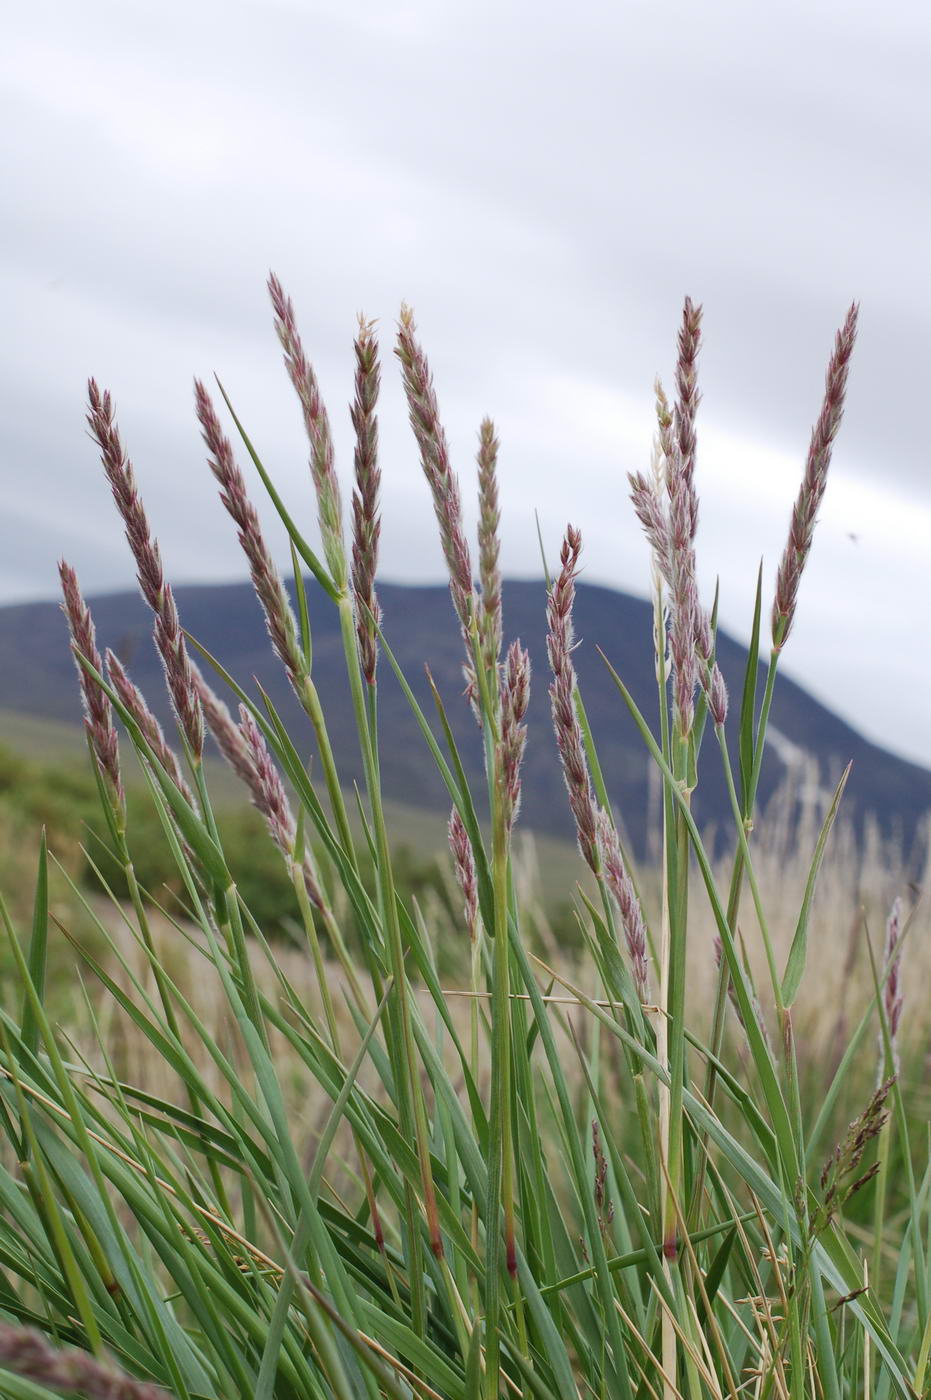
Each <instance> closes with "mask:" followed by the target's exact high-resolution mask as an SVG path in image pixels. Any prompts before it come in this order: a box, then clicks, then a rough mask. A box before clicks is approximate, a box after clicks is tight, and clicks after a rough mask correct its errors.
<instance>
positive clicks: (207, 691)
mask: <svg viewBox="0 0 931 1400" xmlns="http://www.w3.org/2000/svg"><path fill="white" fill-rule="evenodd" d="M196 679H197V691H198V694H199V696H200V702H201V704H202V705H203V707H204V715H205V716H206V719H207V724H208V726H209V729H210V732H211V734H212V735H213V737H214V739H215V740H216V744H217V748H218V749H219V750H220V752H221V753H222V755H223V757H224V758H225V759H226V761H227V763H228V764H229V765H230V767H231V768H232V770H233V772H234V773H235V774H236V776H237V777H239V778H241V779H242V781H243V782H244V783H245V785H246V787H247V788H248V789H249V793H250V796H251V798H252V803H253V805H254V806H255V807H256V808H258V810H259V811H260V812H261V814H262V816H263V817H264V818H265V820H266V824H267V825H268V828H269V831H270V833H271V836H272V839H273V841H274V842H275V845H276V846H277V847H278V848H279V850H280V851H281V853H282V854H283V856H284V857H285V861H286V863H287V864H288V866H289V867H290V865H291V862H292V859H293V853H294V839H295V837H296V834H297V825H296V823H295V821H294V817H293V815H292V814H291V808H290V804H289V802H288V798H287V795H286V793H285V792H284V788H283V786H282V784H281V780H280V778H278V775H277V770H276V769H275V766H274V763H273V761H272V758H271V755H270V754H269V752H268V748H267V746H266V744H265V740H264V739H263V737H262V733H261V730H260V729H259V728H258V726H257V725H256V724H255V721H254V720H252V716H251V715H249V720H250V725H249V726H248V727H247V726H245V725H244V724H237V723H236V721H235V720H234V719H233V716H232V715H231V714H230V712H229V709H228V708H227V706H226V705H225V704H224V703H223V701H222V700H221V699H220V697H219V695H217V694H216V693H215V692H214V691H213V690H211V688H210V686H209V685H208V684H207V682H206V681H205V680H204V677H203V676H202V675H201V674H200V672H199V671H198V672H197V673H196ZM245 713H246V714H247V715H248V714H249V712H248V710H246V711H245ZM240 714H242V711H240ZM269 773H271V774H273V775H274V778H276V779H277V786H276V785H275V783H274V781H273V780H272V779H270V778H269ZM269 791H273V793H274V800H273V801H272V802H271V803H270V802H269V796H268V794H269ZM289 836H290V843H288V837H289ZM303 873H304V884H305V887H306V889H307V893H308V896H309V897H310V900H311V902H312V903H313V904H315V905H316V906H317V908H318V909H319V908H322V907H323V901H322V897H321V894H320V886H319V883H318V881H317V875H316V871H315V870H314V868H313V864H312V862H311V859H310V856H309V855H305V857H304V866H303Z"/></svg>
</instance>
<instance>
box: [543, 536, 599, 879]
mask: <svg viewBox="0 0 931 1400" xmlns="http://www.w3.org/2000/svg"><path fill="white" fill-rule="evenodd" d="M581 550H582V536H581V533H580V532H579V531H578V530H576V529H575V527H574V526H572V525H570V526H568V528H567V530H566V537H565V539H564V540H563V545H562V550H561V552H560V556H559V558H560V565H561V568H560V571H559V575H558V577H557V578H556V580H555V582H554V583H553V587H552V590H551V592H550V594H549V597H548V599H547V604H546V620H547V638H546V650H547V655H548V656H549V662H550V669H551V671H552V672H553V681H552V684H551V685H550V702H551V706H552V712H553V727H554V729H555V731H556V746H557V748H558V749H559V758H560V762H561V763H562V771H563V777H564V778H565V781H566V790H567V792H568V794H569V806H570V808H571V810H572V815H573V817H574V818H575V828H576V833H577V835H578V840H579V850H580V851H581V853H582V858H583V859H584V860H585V861H586V863H587V864H588V865H589V867H590V868H591V869H592V870H593V871H594V873H595V874H596V875H597V874H598V873H599V866H600V861H599V853H598V836H597V826H596V807H595V794H594V791H593V789H592V780H591V777H590V776H589V771H588V762H587V760H586V757H585V743H584V741H583V738H582V726H581V724H580V723H579V717H578V715H577V713H576V709H575V687H576V676H575V666H574V665H573V663H572V651H573V648H574V645H575V640H574V630H573V626H572V605H573V602H574V600H575V576H576V573H577V572H578V564H579V554H580V553H581Z"/></svg>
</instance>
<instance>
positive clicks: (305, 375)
mask: <svg viewBox="0 0 931 1400" xmlns="http://www.w3.org/2000/svg"><path fill="white" fill-rule="evenodd" d="M268 292H269V296H270V297H271V301H272V309H273V311H274V313H275V330H276V331H277V333H278V339H279V341H280V342H281V348H282V350H283V352H284V362H285V367H286V369H287V371H288V377H289V378H290V380H291V383H292V384H293V385H294V389H295V391H296V393H297V396H298V398H299V399H300V403H301V409H302V411H303V414H304V427H305V428H306V430H307V438H308V441H309V442H310V474H311V476H312V477H313V483H314V489H315V491H316V493H317V512H318V518H319V521H320V535H321V538H322V540H323V553H324V557H325V558H326V561H327V564H328V566H329V569H330V573H331V574H332V576H333V582H334V583H335V584H336V587H337V588H338V589H339V590H340V591H342V590H343V588H345V586H346V574H347V571H346V546H345V543H344V540H343V506H342V498H341V496H340V490H339V481H338V480H337V477H336V468H335V465H334V454H333V435H332V433H331V431H330V419H329V416H328V414H327V411H326V407H325V405H324V403H323V399H322V397H321V394H320V385H319V384H318V382H317V376H316V374H315V372H314V369H313V366H312V365H311V364H310V363H309V361H308V359H307V357H306V355H305V354H304V346H303V344H302V342H301V337H300V335H299V334H298V330H297V323H296V321H295V316H294V305H293V303H292V301H291V298H290V297H288V296H286V295H285V292H284V288H283V287H282V285H281V283H280V282H279V281H278V278H277V277H276V276H275V275H274V273H272V274H271V275H270V276H269V279H268Z"/></svg>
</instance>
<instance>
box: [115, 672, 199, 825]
mask: <svg viewBox="0 0 931 1400" xmlns="http://www.w3.org/2000/svg"><path fill="white" fill-rule="evenodd" d="M104 660H105V661H106V665H107V676H108V677H109V679H110V683H111V685H112V686H113V689H114V690H115V691H116V693H117V696H118V697H119V701H120V704H121V705H122V706H123V707H124V709H126V710H128V711H129V713H130V715H131V716H132V718H133V719H134V720H135V722H136V724H137V725H138V727H139V729H140V730H141V731H142V737H143V738H144V739H145V741H146V743H147V744H148V746H149V748H150V749H151V750H152V752H153V753H154V755H155V757H156V758H157V759H158V761H159V763H160V764H161V766H162V768H164V770H165V772H166V773H167V774H168V776H169V778H170V779H171V781H172V782H173V783H174V785H175V787H176V788H177V789H178V791H179V792H180V793H181V795H182V796H183V797H184V800H185V801H186V802H187V803H188V805H189V806H191V807H194V808H195V809H196V807H197V803H196V802H195V800H194V794H193V793H192V792H191V789H190V788H189V787H188V785H187V783H186V782H185V780H184V777H183V775H182V773H181V766H180V764H179V763H178V760H177V758H176V757H175V754H174V752H173V751H172V750H171V749H170V748H169V746H168V741H167V740H166V738H165V735H164V732H163V730H162V726H161V725H160V724H159V722H158V720H157V719H156V718H155V716H154V715H153V713H152V711H151V710H150V709H149V707H148V705H147V704H146V700H145V696H144V695H143V693H142V691H141V690H139V688H138V687H137V686H135V685H133V683H132V681H131V680H130V679H129V676H128V675H127V673H126V670H125V668H124V666H123V664H122V662H121V661H120V660H119V658H118V657H117V656H115V655H114V654H113V652H112V651H109V650H108V651H107V652H106V655H105V657H104Z"/></svg>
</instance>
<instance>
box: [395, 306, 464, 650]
mask: <svg viewBox="0 0 931 1400" xmlns="http://www.w3.org/2000/svg"><path fill="white" fill-rule="evenodd" d="M416 330H417V327H416V326H415V324H414V317H413V313H412V312H411V310H410V307H407V306H403V307H402V308H401V318H400V321H399V323H398V341H397V346H396V348H395V354H396V355H397V357H398V359H399V360H400V362H401V368H402V370H403V374H404V390H405V393H406V395H407V405H408V411H409V414H410V422H411V427H412V428H413V430H414V436H415V437H416V439H417V445H418V447H419V448H420V461H421V465H422V467H423V470H424V474H425V476H426V478H427V481H428V483H429V486H430V491H431V494H432V496H433V509H434V511H435V513H436V518H437V522H438V524H439V527H440V541H441V543H442V545H443V553H444V555H445V556H446V565H447V568H448V570H449V587H450V592H451V593H452V597H453V606H454V607H455V609H456V615H457V616H458V618H459V621H460V623H461V624H462V630H463V634H464V637H465V640H466V649H467V651H468V650H469V631H470V627H471V622H472V610H473V606H474V588H473V583H472V561H471V556H470V554H469V546H468V543H467V542H466V537H465V532H464V530H463V528H462V501H461V498H460V495H459V482H458V481H457V479H456V476H455V474H454V472H453V470H452V467H451V465H450V459H449V445H448V443H447V441H446V432H445V430H444V428H443V425H442V423H441V422H440V410H439V405H438V403H437V398H436V391H435V389H434V387H433V376H432V375H431V373H430V366H429V365H428V363H427V359H426V356H425V355H424V353H423V350H422V349H421V347H420V345H419V343H418V341H417V338H416Z"/></svg>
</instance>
